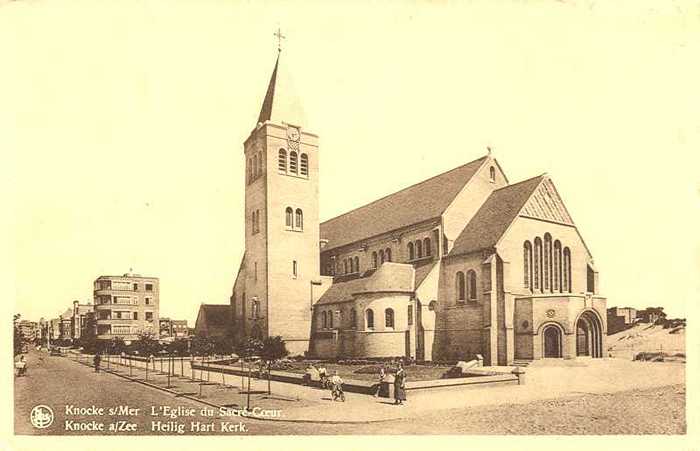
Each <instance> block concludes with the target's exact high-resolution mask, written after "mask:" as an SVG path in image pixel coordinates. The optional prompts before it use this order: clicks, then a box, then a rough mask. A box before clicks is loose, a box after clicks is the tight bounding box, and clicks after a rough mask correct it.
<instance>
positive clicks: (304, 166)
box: [299, 153, 309, 175]
mask: <svg viewBox="0 0 700 451" xmlns="http://www.w3.org/2000/svg"><path fill="white" fill-rule="evenodd" d="M300 160H301V161H300V164H299V166H300V169H301V175H309V157H308V156H307V155H306V154H305V153H303V154H301V158H300Z"/></svg>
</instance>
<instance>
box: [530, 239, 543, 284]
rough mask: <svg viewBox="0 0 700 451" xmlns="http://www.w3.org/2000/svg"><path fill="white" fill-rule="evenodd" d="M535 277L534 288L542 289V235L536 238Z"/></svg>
mask: <svg viewBox="0 0 700 451" xmlns="http://www.w3.org/2000/svg"><path fill="white" fill-rule="evenodd" d="M533 269H534V273H535V277H534V278H533V279H534V282H533V284H532V287H533V289H535V290H540V289H541V287H542V240H541V239H540V237H537V238H535V264H534V267H533Z"/></svg>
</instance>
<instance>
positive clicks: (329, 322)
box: [328, 310, 334, 329]
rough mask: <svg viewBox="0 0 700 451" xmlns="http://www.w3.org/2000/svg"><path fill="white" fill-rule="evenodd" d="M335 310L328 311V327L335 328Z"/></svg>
mask: <svg viewBox="0 0 700 451" xmlns="http://www.w3.org/2000/svg"><path fill="white" fill-rule="evenodd" d="M333 316H334V315H333V310H331V311H330V312H328V328H329V329H333Z"/></svg>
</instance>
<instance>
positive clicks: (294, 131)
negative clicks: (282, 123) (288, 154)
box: [287, 127, 299, 141]
mask: <svg viewBox="0 0 700 451" xmlns="http://www.w3.org/2000/svg"><path fill="white" fill-rule="evenodd" d="M287 137H288V138H289V139H290V140H292V141H299V129H298V128H294V127H289V128H288V129H287Z"/></svg>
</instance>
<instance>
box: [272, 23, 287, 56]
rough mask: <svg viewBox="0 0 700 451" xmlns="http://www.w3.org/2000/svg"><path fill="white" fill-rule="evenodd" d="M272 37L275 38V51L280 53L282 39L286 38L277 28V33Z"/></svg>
mask: <svg viewBox="0 0 700 451" xmlns="http://www.w3.org/2000/svg"><path fill="white" fill-rule="evenodd" d="M274 35H275V36H276V37H277V51H278V52H281V51H282V39H286V38H287V37H286V36H285V35H283V34H282V30H281V29H280V28H279V27H277V31H276V32H275V33H274Z"/></svg>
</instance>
